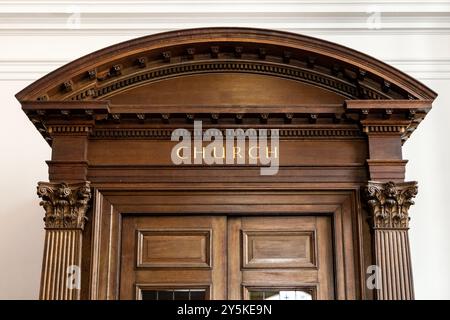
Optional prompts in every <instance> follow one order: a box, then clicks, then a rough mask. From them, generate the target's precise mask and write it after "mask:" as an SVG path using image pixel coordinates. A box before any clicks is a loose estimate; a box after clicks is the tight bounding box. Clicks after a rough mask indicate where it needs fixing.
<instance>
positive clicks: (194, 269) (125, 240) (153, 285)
mask: <svg viewBox="0 0 450 320" xmlns="http://www.w3.org/2000/svg"><path fill="white" fill-rule="evenodd" d="M226 258H227V257H226V217H186V216H183V217H125V218H124V219H123V229H122V261H121V272H120V277H121V279H120V299H149V300H155V299H156V300H171V299H183V300H189V299H192V300H194V299H196V300H199V299H226Z"/></svg>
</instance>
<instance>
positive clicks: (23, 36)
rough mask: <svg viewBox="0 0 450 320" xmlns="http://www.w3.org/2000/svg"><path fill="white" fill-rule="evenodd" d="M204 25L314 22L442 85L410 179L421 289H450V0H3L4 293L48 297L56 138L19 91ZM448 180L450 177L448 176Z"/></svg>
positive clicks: (300, 27) (0, 229) (433, 293)
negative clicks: (46, 204) (91, 60)
mask: <svg viewBox="0 0 450 320" xmlns="http://www.w3.org/2000/svg"><path fill="white" fill-rule="evenodd" d="M204 26H249V27H262V28H270V29H279V30H287V31H292V32H298V33H304V34H308V35H312V36H316V37H319V38H323V39H326V40H330V41H334V42H337V43H340V44H344V45H346V46H348V47H351V48H354V49H357V50H360V51H362V52H365V53H367V54H370V55H372V56H375V57H377V58H379V59H381V60H383V61H385V62H387V63H390V64H392V65H394V66H397V67H398V68H399V69H401V70H403V71H405V72H407V73H409V74H411V75H412V76H413V77H416V78H417V79H419V80H422V81H423V82H424V83H425V84H426V85H428V86H430V87H431V88H432V89H434V90H435V91H437V92H438V94H439V97H438V99H437V100H436V102H435V104H434V107H433V110H432V111H431V112H430V114H429V115H428V116H427V118H426V120H425V121H424V122H423V123H422V124H421V125H420V126H419V129H418V130H417V131H416V132H415V133H414V134H413V136H412V137H411V138H410V139H409V140H408V142H407V143H406V144H405V146H404V157H405V158H406V159H409V160H410V162H409V163H408V166H407V179H408V180H419V182H420V184H419V195H418V196H417V199H416V205H415V206H414V207H413V208H412V209H411V215H412V221H411V226H412V229H411V248H412V259H413V272H414V280H415V289H416V297H417V298H418V299H450V275H449V272H448V271H450V232H448V230H449V229H450V212H449V211H450V210H449V209H448V204H447V202H446V200H447V197H448V195H447V194H446V193H447V188H446V185H448V181H450V147H449V144H450V142H449V141H450V134H449V132H448V130H447V128H448V124H447V122H448V121H449V120H448V119H450V109H449V108H450V107H449V105H450V90H449V88H450V0H447V1H442V0H441V1H414V0H413V1H411V0H410V1H406V0H397V1H395V2H390V1H370V0H365V1H363V0H360V1H355V2H350V1H337V0H325V1H295V0H291V1H262V0H258V1H256V0H247V1H245V0H244V1H237V0H235V1H212V0H196V1H189V0H184V1H183V0H179V1H154V0H148V1H145V0H140V1H125V0H124V1H117V0H116V1H113V0H97V1H87V0H79V1H69V0H65V1H52V0H46V1H41V0H35V1H23V0H18V1H3V0H0V101H1V102H2V106H1V108H2V111H3V112H2V116H3V118H4V119H7V121H3V122H2V125H1V126H0V130H1V131H0V133H1V137H2V139H1V141H0V143H1V150H4V153H3V157H2V159H1V167H0V174H1V177H2V179H1V182H0V188H1V189H0V192H1V193H0V194H1V195H2V198H1V199H2V205H1V207H0V221H1V223H0V257H1V258H0V299H21V298H23V299H36V298H37V297H38V288H39V280H40V279H39V277H40V268H41V258H42V249H43V234H44V233H43V222H42V217H43V213H44V212H43V210H42V208H40V207H39V205H38V204H39V200H38V198H37V196H36V182H37V181H40V180H44V181H45V180H47V167H46V164H45V160H47V159H49V158H50V148H49V147H48V145H47V144H46V143H45V142H44V140H43V139H42V138H41V136H40V135H39V133H38V132H37V131H36V130H35V128H34V127H33V126H32V125H31V123H30V122H29V121H28V119H27V118H26V116H25V115H24V114H23V112H22V111H21V110H20V106H19V104H18V102H17V101H16V100H15V98H14V94H15V93H16V92H18V91H19V90H20V89H22V88H24V87H25V86H26V85H28V84H29V83H31V82H33V81H34V80H36V79H38V78H39V77H41V76H43V75H45V74H46V73H48V72H50V71H51V70H53V69H55V68H56V67H58V66H61V65H63V64H64V63H66V62H69V61H71V60H73V59H75V58H77V57H79V56H81V55H83V54H87V53H89V52H91V51H94V50H96V49H100V48H102V47H104V46H107V45H110V44H114V43H117V42H120V41H124V40H127V39H131V38H134V37H137V36H142V35H146V34H152V33H156V32H160V31H166V30H172V29H180V28H191V27H204ZM446 182H447V184H446Z"/></svg>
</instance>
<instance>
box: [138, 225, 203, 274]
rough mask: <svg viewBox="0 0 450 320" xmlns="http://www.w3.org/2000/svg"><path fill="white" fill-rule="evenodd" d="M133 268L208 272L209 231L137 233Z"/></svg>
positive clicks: (139, 231)
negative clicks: (135, 258)
mask: <svg viewBox="0 0 450 320" xmlns="http://www.w3.org/2000/svg"><path fill="white" fill-rule="evenodd" d="M137 234H138V244H137V248H138V249H137V250H138V252H137V267H138V268H139V267H141V268H157V267H170V268H187V267H192V268H210V267H211V230H138V231H137Z"/></svg>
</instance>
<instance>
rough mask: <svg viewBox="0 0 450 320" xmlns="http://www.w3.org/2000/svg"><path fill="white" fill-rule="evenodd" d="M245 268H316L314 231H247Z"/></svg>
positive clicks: (244, 241)
mask: <svg viewBox="0 0 450 320" xmlns="http://www.w3.org/2000/svg"><path fill="white" fill-rule="evenodd" d="M242 239H243V268H246V269H251V268H312V267H315V266H316V254H315V249H314V248H315V245H316V244H315V235H314V232H313V231H243V232H242Z"/></svg>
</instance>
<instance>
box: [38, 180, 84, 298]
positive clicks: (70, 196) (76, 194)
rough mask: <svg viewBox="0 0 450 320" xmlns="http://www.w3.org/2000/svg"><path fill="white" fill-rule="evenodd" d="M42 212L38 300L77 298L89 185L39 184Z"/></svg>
mask: <svg viewBox="0 0 450 320" xmlns="http://www.w3.org/2000/svg"><path fill="white" fill-rule="evenodd" d="M38 195H39V197H41V198H42V201H41V203H40V204H41V206H43V207H44V209H45V217H44V222H45V229H46V231H45V245H44V258H43V264H42V278H41V290H40V299H44V300H77V299H80V283H81V257H82V242H83V229H84V225H85V222H86V221H87V217H86V212H87V209H88V207H89V200H90V198H91V190H90V186H89V182H82V183H76V184H66V183H47V182H40V183H39V184H38Z"/></svg>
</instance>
